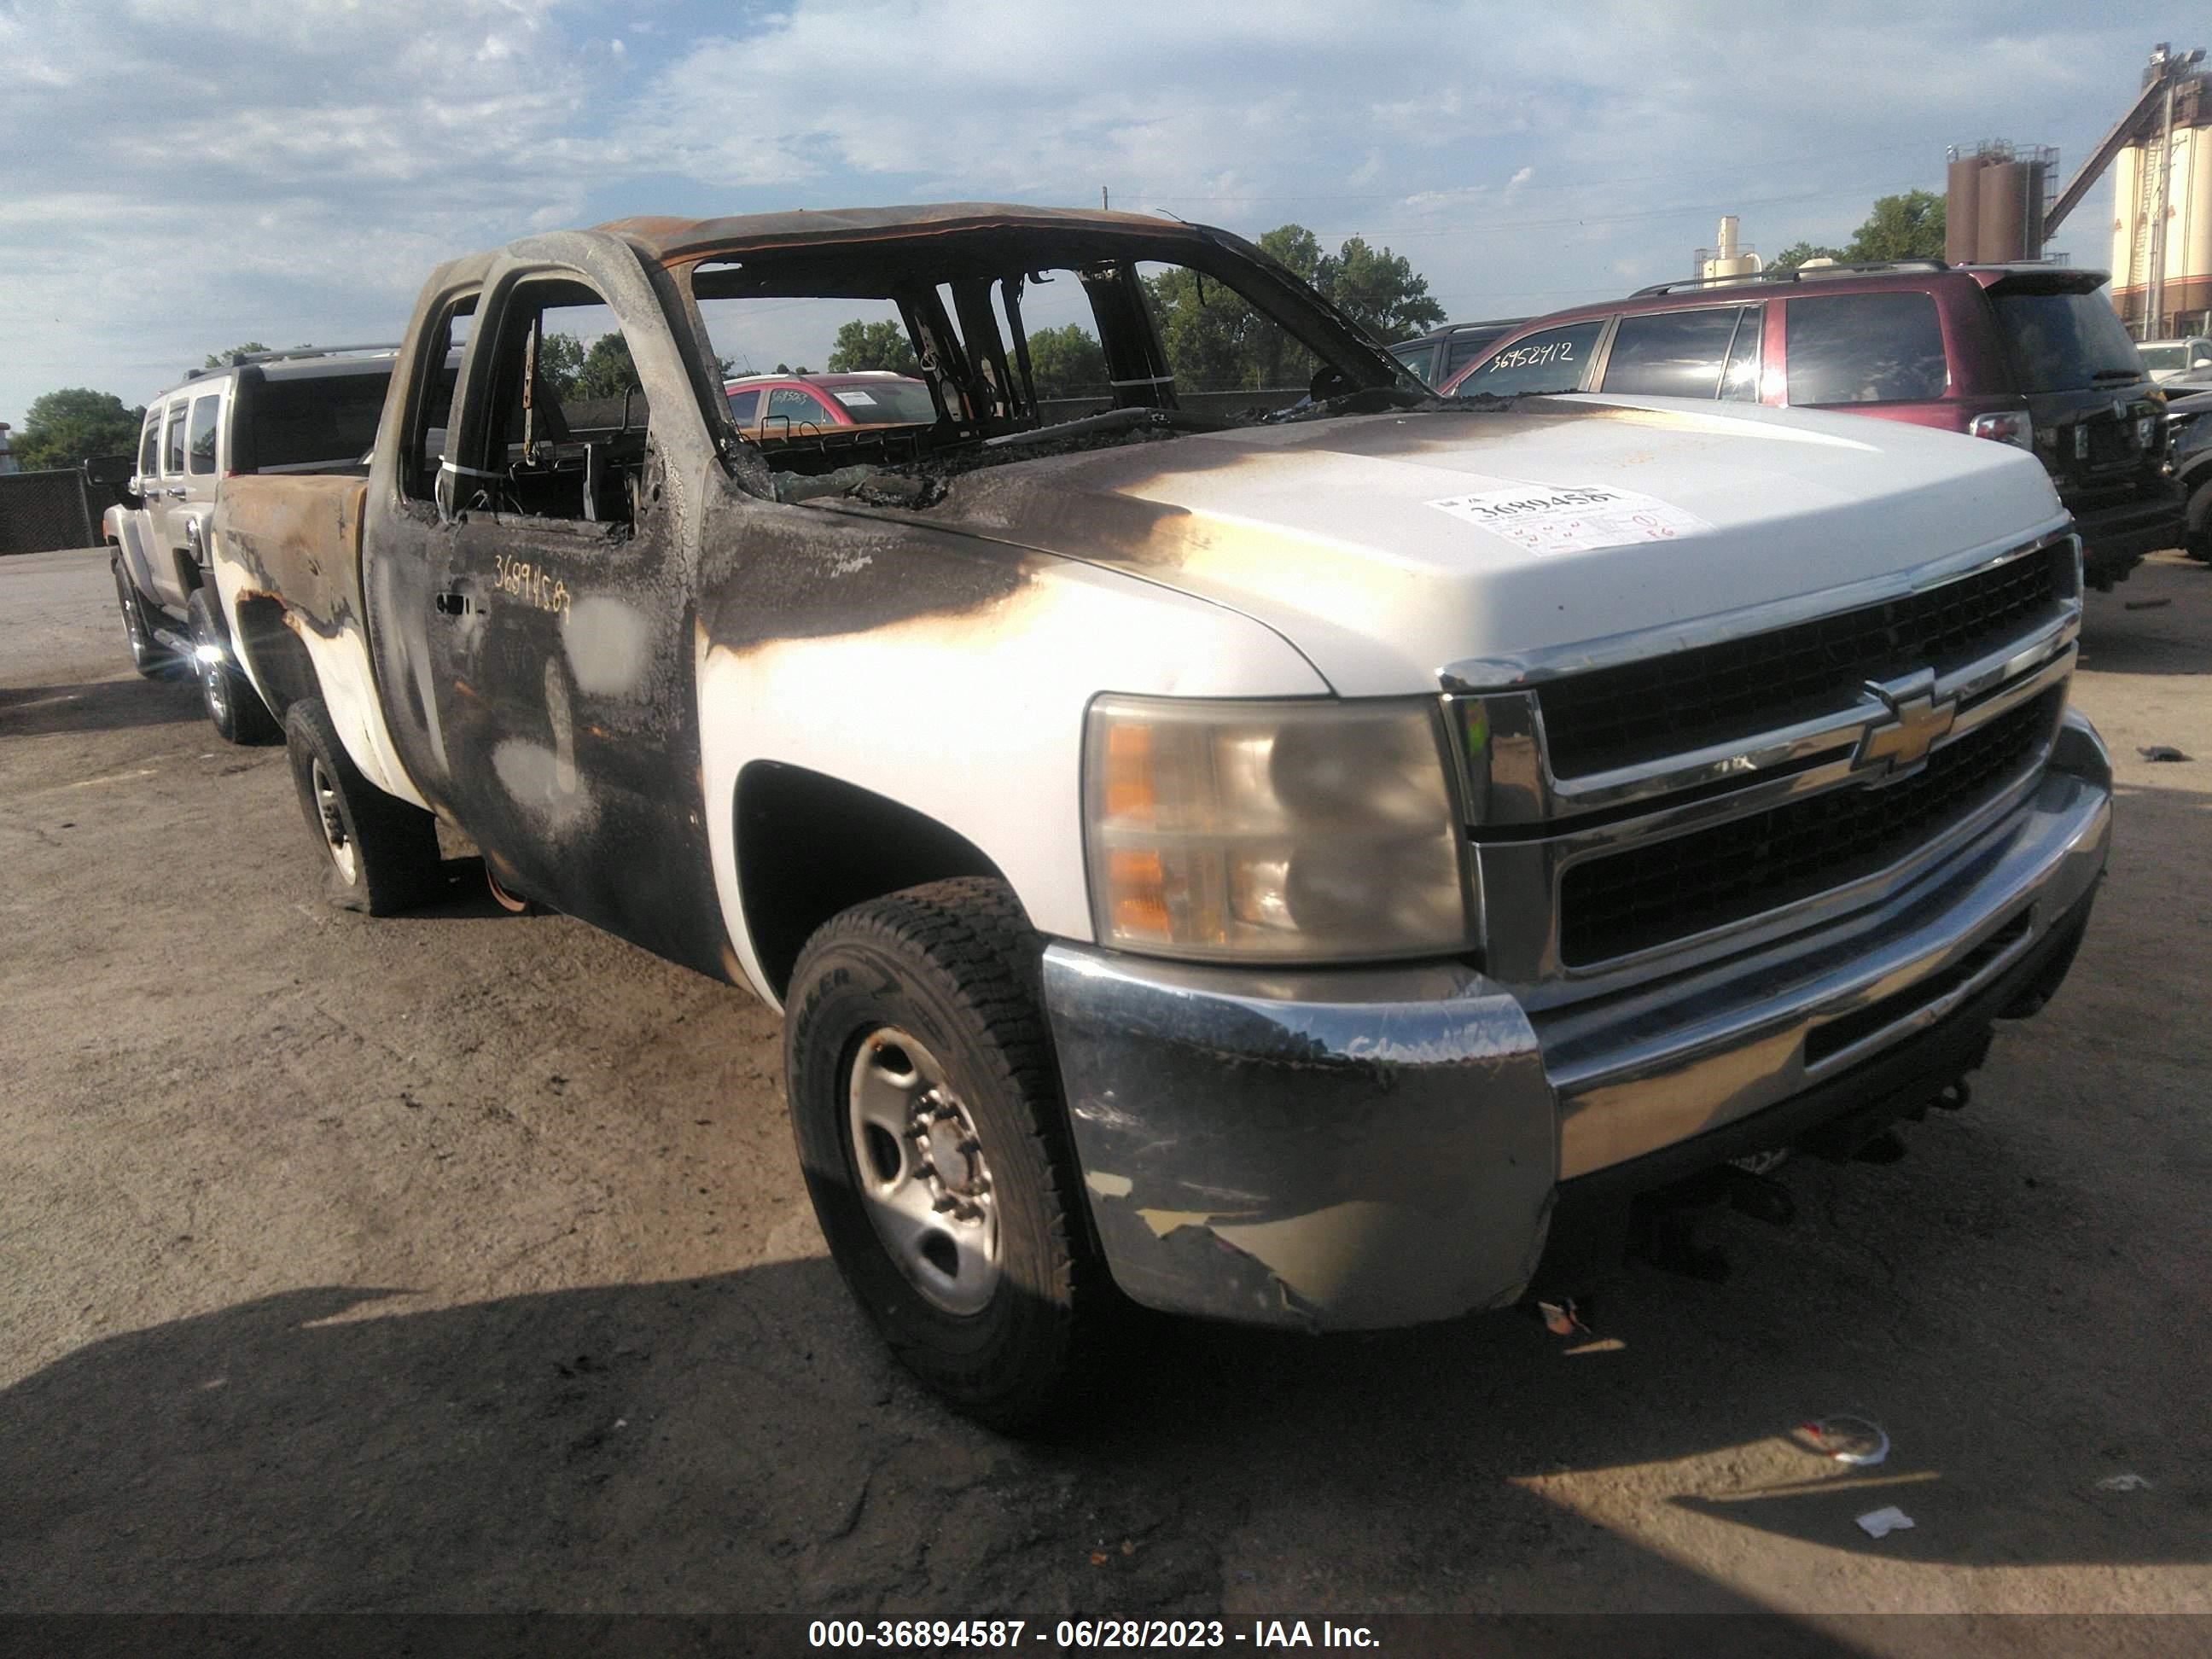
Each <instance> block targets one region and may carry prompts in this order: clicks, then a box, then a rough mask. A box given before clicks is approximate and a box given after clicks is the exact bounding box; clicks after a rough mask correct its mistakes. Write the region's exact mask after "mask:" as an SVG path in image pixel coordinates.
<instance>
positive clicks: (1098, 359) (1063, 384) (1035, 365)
mask: <svg viewBox="0 0 2212 1659" xmlns="http://www.w3.org/2000/svg"><path fill="white" fill-rule="evenodd" d="M1030 375H1031V376H1032V377H1033V378H1034V379H1035V380H1036V395H1037V396H1038V397H1040V398H1081V397H1087V396H1090V395H1091V394H1093V393H1097V392H1103V391H1105V390H1106V389H1107V386H1106V351H1105V349H1104V348H1103V346H1101V345H1100V344H1099V343H1098V342H1097V341H1096V340H1094V339H1092V338H1091V332H1090V331H1089V330H1088V329H1086V328H1085V327H1084V326H1083V325H1082V324H1080V323H1069V324H1067V325H1066V326H1065V327H1062V328H1044V329H1039V330H1038V331H1036V333H1034V334H1032V335H1030Z"/></svg>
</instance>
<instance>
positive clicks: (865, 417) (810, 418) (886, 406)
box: [722, 369, 937, 437]
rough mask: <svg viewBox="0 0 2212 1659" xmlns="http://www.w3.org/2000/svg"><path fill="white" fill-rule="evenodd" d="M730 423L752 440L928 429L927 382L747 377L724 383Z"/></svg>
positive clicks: (878, 376) (879, 373)
mask: <svg viewBox="0 0 2212 1659" xmlns="http://www.w3.org/2000/svg"><path fill="white" fill-rule="evenodd" d="M722 391H723V393H724V395H725V396H726V397H727V398H729V400H730V418H731V419H732V421H734V422H736V423H737V425H738V429H739V430H741V431H743V432H745V433H748V434H750V435H752V436H754V437H763V436H767V437H798V436H800V435H803V434H807V433H819V432H825V431H832V430H835V429H836V428H839V427H848V426H929V425H932V424H933V423H934V422H936V420H937V404H936V403H935V402H934V401H933V399H932V398H931V397H930V395H929V383H928V382H927V380H915V378H913V377H912V376H911V375H907V374H893V373H891V372H890V370H889V369H860V370H856V371H855V372H854V373H852V374H748V375H745V376H744V377H743V378H742V379H739V380H729V381H726V382H725V383H724V384H723V386H722Z"/></svg>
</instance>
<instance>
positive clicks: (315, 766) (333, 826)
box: [307, 760, 357, 887]
mask: <svg viewBox="0 0 2212 1659" xmlns="http://www.w3.org/2000/svg"><path fill="white" fill-rule="evenodd" d="M307 781H308V783H309V785H310V787H313V790H314V792H315V816H316V817H318V818H319V819H320V820H321V821H322V826H323V840H324V842H325V844H326V845H328V847H329V848H330V849H331V862H332V863H334V864H336V865H337V867H338V874H340V875H341V876H343V877H344V878H345V882H346V885H347V886H349V887H350V886H352V885H353V879H354V872H355V870H356V867H357V866H356V862H355V860H354V852H353V837H352V836H349V835H348V834H347V833H346V826H345V814H344V813H343V811H340V810H339V808H338V791H337V785H336V784H335V783H333V782H331V775H330V774H329V773H328V772H325V770H324V769H323V763H322V762H320V761H319V760H318V761H314V762H312V763H310V765H309V769H308V774H307Z"/></svg>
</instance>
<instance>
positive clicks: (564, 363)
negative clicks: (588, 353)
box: [538, 334, 584, 403]
mask: <svg viewBox="0 0 2212 1659" xmlns="http://www.w3.org/2000/svg"><path fill="white" fill-rule="evenodd" d="M583 372H584V343H583V342H582V341H581V340H580V339H578V338H577V337H575V336H574V335H573V334H548V335H547V336H546V337H544V339H542V340H540V341H539V342H538V379H539V380H543V381H544V383H545V389H546V390H547V391H548V392H551V393H552V394H553V397H554V400H555V401H556V402H557V403H566V402H567V401H568V399H569V398H571V397H574V395H575V392H576V377H577V376H578V375H580V374H582V373H583Z"/></svg>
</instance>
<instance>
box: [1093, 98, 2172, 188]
mask: <svg viewBox="0 0 2212 1659" xmlns="http://www.w3.org/2000/svg"><path fill="white" fill-rule="evenodd" d="M2166 118H2167V119H2168V120H2169V121H2170V120H2172V118H2173V116H2172V108H2171V106H2169V107H2168V109H2167V112H2166ZM1098 210H1099V211H1100V212H1101V213H1111V212H1112V211H1113V210H1114V204H1113V203H1111V202H1109V200H1107V199H1106V186H1105V185H1099V186H1098Z"/></svg>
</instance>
